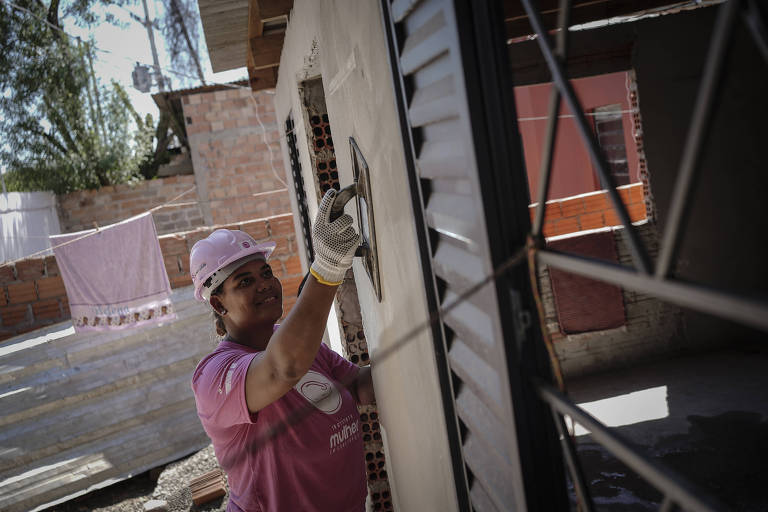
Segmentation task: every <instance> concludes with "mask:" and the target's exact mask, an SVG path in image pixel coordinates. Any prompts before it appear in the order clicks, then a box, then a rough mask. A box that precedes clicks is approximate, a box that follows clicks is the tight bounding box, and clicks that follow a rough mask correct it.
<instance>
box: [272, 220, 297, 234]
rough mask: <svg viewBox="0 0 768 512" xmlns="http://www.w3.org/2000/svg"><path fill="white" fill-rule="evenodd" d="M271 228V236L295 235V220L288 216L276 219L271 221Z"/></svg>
mask: <svg viewBox="0 0 768 512" xmlns="http://www.w3.org/2000/svg"><path fill="white" fill-rule="evenodd" d="M269 228H270V234H271V236H273V237H275V236H281V235H293V234H294V230H293V218H292V217H291V216H288V215H286V216H285V217H275V218H272V219H269Z"/></svg>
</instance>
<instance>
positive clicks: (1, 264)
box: [0, 187, 195, 268]
mask: <svg viewBox="0 0 768 512" xmlns="http://www.w3.org/2000/svg"><path fill="white" fill-rule="evenodd" d="M194 190H195V187H191V188H189V189H188V190H185V191H184V192H182V193H181V194H179V195H177V196H176V197H173V198H172V199H170V200H169V201H166V202H165V203H163V204H161V205H158V206H155V207H154V208H150V209H149V210H146V211H144V212H141V213H140V214H138V215H134V216H133V217H129V218H128V219H125V220H129V219H133V218H136V217H140V216H142V215H146V214H148V213H152V212H154V211H157V210H159V209H161V208H165V207H167V206H168V205H169V204H171V203H173V202H174V201H176V200H177V199H180V198H182V197H184V196H185V195H187V194H189V193H190V192H192V191H194ZM114 225H115V224H110V225H109V226H105V227H103V228H100V227H98V226H96V229H95V230H93V231H89V232H88V233H86V234H84V235H83V236H79V237H77V238H74V239H72V240H68V241H66V242H63V243H60V244H57V245H54V246H53V247H49V248H47V249H43V250H42V251H37V252H33V253H32V254H27V255H26V256H22V257H21V258H16V259H15V260H11V261H6V262H4V263H0V268H3V267H5V266H8V265H13V264H15V263H18V262H19V261H23V260H26V259H29V258H34V257H35V256H39V255H42V254H45V253H47V252H49V251H52V250H53V249H58V248H59V247H63V246H65V245H69V244H71V243H74V242H77V241H78V240H82V239H83V238H88V237H89V236H93V235H95V234H97V233H101V232H102V231H105V230H107V229H109V228H111V227H112V226H114Z"/></svg>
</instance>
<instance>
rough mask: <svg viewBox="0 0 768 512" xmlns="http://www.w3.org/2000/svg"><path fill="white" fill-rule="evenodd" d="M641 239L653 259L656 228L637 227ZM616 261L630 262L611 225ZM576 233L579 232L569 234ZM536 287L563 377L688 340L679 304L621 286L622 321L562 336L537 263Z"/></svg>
mask: <svg viewBox="0 0 768 512" xmlns="http://www.w3.org/2000/svg"><path fill="white" fill-rule="evenodd" d="M638 231H639V234H640V238H641V240H642V241H643V243H644V244H646V247H648V251H649V253H650V256H651V258H655V257H656V255H657V253H658V233H657V231H656V227H655V225H654V224H651V223H644V224H640V225H639V226H638ZM613 234H614V237H615V241H616V250H617V253H618V257H619V263H620V264H622V265H631V264H632V257H631V255H630V253H629V248H628V246H627V243H626V233H625V231H624V229H623V228H614V229H613ZM574 236H578V235H574ZM539 288H540V290H541V299H542V302H543V305H544V316H545V321H546V325H547V330H548V332H549V336H550V338H551V339H552V341H553V343H554V347H555V352H556V353H557V356H558V359H559V360H560V364H561V366H562V369H563V374H564V375H565V377H566V378H569V377H577V376H581V375H586V374H589V373H593V372H598V371H607V370H610V369H612V368H618V367H622V366H628V365H631V364H632V363H634V362H636V361H638V360H642V359H649V358H651V357H654V356H656V355H659V354H664V353H669V352H673V351H676V350H682V349H684V348H685V347H686V345H687V341H686V338H685V336H684V332H683V320H682V313H681V311H680V309H679V308H678V307H676V306H673V305H671V304H667V303H665V302H662V301H660V300H658V299H656V298H654V297H653V296H651V295H647V294H643V293H638V292H635V291H632V290H622V294H623V299H624V308H625V312H626V324H625V325H624V326H622V327H620V328H617V329H609V330H604V331H593V332H586V333H580V334H572V335H566V334H563V333H562V332H561V330H560V325H559V323H558V319H557V310H556V309H555V300H554V295H553V293H552V283H551V281H550V278H549V271H548V268H547V267H546V266H541V267H540V268H539Z"/></svg>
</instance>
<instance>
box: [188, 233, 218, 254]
mask: <svg viewBox="0 0 768 512" xmlns="http://www.w3.org/2000/svg"><path fill="white" fill-rule="evenodd" d="M211 233H212V231H211V230H210V229H199V230H195V231H190V232H189V233H187V234H186V237H185V238H186V239H187V251H191V250H192V247H194V245H195V244H196V243H197V242H198V241H199V240H202V239H203V238H207V237H208V235H210V234H211Z"/></svg>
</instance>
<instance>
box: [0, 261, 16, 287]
mask: <svg viewBox="0 0 768 512" xmlns="http://www.w3.org/2000/svg"><path fill="white" fill-rule="evenodd" d="M15 280H16V277H15V276H14V275H13V267H12V266H11V265H3V266H2V267H0V283H10V282H11V281H15Z"/></svg>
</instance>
